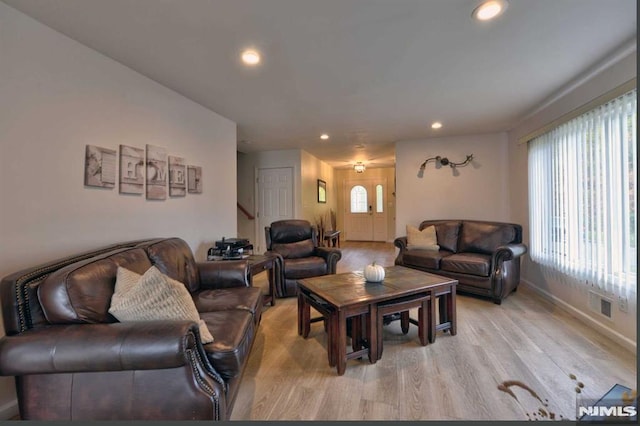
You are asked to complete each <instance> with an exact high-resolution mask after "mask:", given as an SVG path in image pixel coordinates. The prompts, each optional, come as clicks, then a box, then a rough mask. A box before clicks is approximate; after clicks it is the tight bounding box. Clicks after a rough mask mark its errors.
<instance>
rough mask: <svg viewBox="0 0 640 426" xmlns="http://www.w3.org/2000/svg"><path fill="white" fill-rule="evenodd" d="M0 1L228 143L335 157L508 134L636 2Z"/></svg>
mask: <svg viewBox="0 0 640 426" xmlns="http://www.w3.org/2000/svg"><path fill="white" fill-rule="evenodd" d="M3 1H4V2H5V3H7V4H9V5H10V6H12V7H14V8H16V9H18V10H21V11H22V12H24V13H26V14H28V15H30V16H32V17H33V18H35V19H37V20H39V21H41V22H42V23H44V24H46V25H48V26H50V27H52V28H54V29H56V30H58V31H60V32H62V33H64V34H66V35H68V36H69V37H71V38H73V39H75V40H77V41H79V42H81V43H83V44H85V45H87V46H89V47H92V48H93V49H95V50H97V51H99V52H102V53H103V54H105V55H107V56H109V57H111V58H113V59H115V60H117V61H119V62H121V63H123V64H125V65H127V66H128V67H130V68H132V69H134V70H136V71H138V72H140V73H141V74H144V75H146V76H148V77H149V78H151V79H153V80H155V81H157V82H159V83H161V84H163V85H165V86H167V87H169V88H171V89H173V90H175V91H176V92H179V93H181V94H183V95H184V96H186V97H188V98H190V99H192V100H194V101H196V102H198V103H200V104H202V105H204V106H206V107H207V108H210V109H211V110H213V111H215V112H217V113H219V114H221V115H223V116H225V117H227V118H229V119H231V120H233V121H235V122H237V123H238V150H239V151H242V152H250V151H259V150H272V149H290V148H302V149H304V150H306V151H308V152H310V153H311V154H313V155H315V156H316V157H318V158H320V159H322V160H325V161H327V162H328V163H329V164H331V165H333V166H335V167H348V166H349V165H350V164H353V163H354V162H355V161H364V162H365V164H368V165H369V166H370V167H371V166H381V165H388V164H393V163H394V158H393V157H394V154H393V144H394V142H396V141H401V140H416V139H425V138H431V137H438V136H451V135H466V134H482V133H490V132H500V131H506V130H509V129H510V128H512V127H513V126H514V125H516V124H517V123H518V122H519V121H520V120H521V119H522V118H523V117H525V116H526V115H527V114H529V113H530V112H531V111H532V110H534V109H535V108H536V107H537V106H539V105H540V104H541V103H543V102H544V101H545V100H546V99H549V98H550V97H551V96H553V94H554V93H556V92H557V91H558V90H560V89H561V88H562V87H563V86H565V85H567V84H568V83H570V82H572V81H573V80H575V79H576V78H578V77H579V76H580V75H581V74H583V73H584V72H585V71H587V70H589V69H590V68H592V67H594V66H595V65H596V64H598V63H599V62H600V61H602V60H603V59H604V58H606V57H607V56H609V55H611V54H612V52H615V51H616V50H618V49H620V48H621V47H623V46H629V45H632V46H635V43H636V42H635V40H636V34H637V23H636V0H509V7H508V9H507V11H506V13H505V14H504V15H503V16H501V17H500V18H498V19H497V20H496V21H494V22H490V23H479V22H476V21H474V20H472V18H471V12H472V10H473V9H474V7H475V6H476V5H477V4H478V1H477V0H179V1H178V0H46V1H44V0H3ZM248 46H253V47H255V48H257V49H259V50H260V51H261V52H262V56H263V62H262V64H261V65H260V66H259V67H257V68H253V69H248V68H246V67H244V66H242V65H241V63H240V61H239V54H240V52H241V51H242V50H243V49H244V48H246V47H248ZM436 120H439V121H441V122H442V123H443V124H444V127H443V128H442V129H440V130H439V131H435V130H432V129H431V128H430V124H431V122H433V121H436ZM322 132H326V133H328V134H330V135H331V138H330V139H329V141H327V142H324V141H321V140H320V139H319V135H320V134H321V133H322Z"/></svg>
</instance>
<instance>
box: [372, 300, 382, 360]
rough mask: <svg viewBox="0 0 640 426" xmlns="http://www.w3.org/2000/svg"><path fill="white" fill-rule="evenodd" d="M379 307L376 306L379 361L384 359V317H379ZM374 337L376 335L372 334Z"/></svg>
mask: <svg viewBox="0 0 640 426" xmlns="http://www.w3.org/2000/svg"><path fill="white" fill-rule="evenodd" d="M377 308H378V307H377V306H376V319H375V320H374V321H375V324H376V329H375V336H376V348H377V350H376V352H377V353H378V359H380V358H382V350H383V349H384V348H383V347H382V341H383V339H382V334H383V333H384V330H383V328H384V315H379V317H378V313H377ZM371 334H372V335H373V334H374V333H371Z"/></svg>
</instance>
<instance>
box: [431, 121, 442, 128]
mask: <svg viewBox="0 0 640 426" xmlns="http://www.w3.org/2000/svg"><path fill="white" fill-rule="evenodd" d="M441 127H442V123H441V122H439V121H436V122H435V123H433V124H432V125H431V128H432V129H440V128H441Z"/></svg>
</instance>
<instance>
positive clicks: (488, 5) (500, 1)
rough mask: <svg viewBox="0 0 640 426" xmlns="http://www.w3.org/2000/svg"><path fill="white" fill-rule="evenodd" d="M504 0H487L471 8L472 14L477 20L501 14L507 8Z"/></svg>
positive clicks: (488, 18)
mask: <svg viewBox="0 0 640 426" xmlns="http://www.w3.org/2000/svg"><path fill="white" fill-rule="evenodd" d="M507 4H508V3H507V2H506V0H488V1H485V2H483V3H482V4H481V5H479V6H478V7H476V8H475V9H473V13H472V14H471V16H473V17H474V18H475V19H477V20H479V21H488V20H490V19H493V18H495V17H497V16H499V15H501V14H502V13H503V12H504V11H505V9H506V8H507Z"/></svg>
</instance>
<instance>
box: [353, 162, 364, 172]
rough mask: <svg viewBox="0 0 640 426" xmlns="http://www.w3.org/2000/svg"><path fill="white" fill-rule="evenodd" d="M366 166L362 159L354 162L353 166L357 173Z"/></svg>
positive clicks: (362, 170)
mask: <svg viewBox="0 0 640 426" xmlns="http://www.w3.org/2000/svg"><path fill="white" fill-rule="evenodd" d="M364 169H365V166H364V164H362V163H361V162H360V161H358V162H357V163H356V164H354V166H353V170H355V171H356V173H362V172H364Z"/></svg>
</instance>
